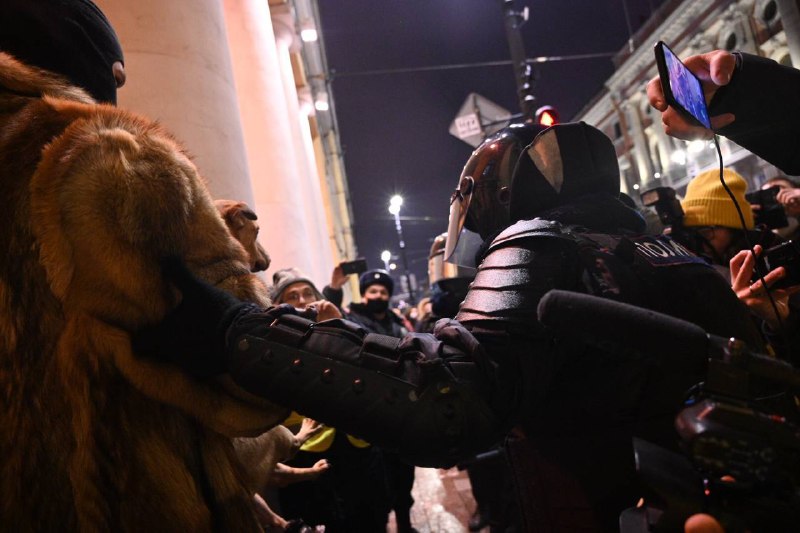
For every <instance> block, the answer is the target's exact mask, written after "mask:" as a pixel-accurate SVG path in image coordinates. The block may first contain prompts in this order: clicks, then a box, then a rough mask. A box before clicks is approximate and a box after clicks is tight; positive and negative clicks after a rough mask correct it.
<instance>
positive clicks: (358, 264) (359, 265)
mask: <svg viewBox="0 0 800 533" xmlns="http://www.w3.org/2000/svg"><path fill="white" fill-rule="evenodd" d="M339 266H340V267H342V274H345V275H350V274H361V273H362V272H366V271H367V260H366V259H364V258H363V257H360V258H358V259H356V260H355V261H345V262H343V263H339Z"/></svg>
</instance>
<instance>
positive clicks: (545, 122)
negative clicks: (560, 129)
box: [536, 105, 561, 126]
mask: <svg viewBox="0 0 800 533" xmlns="http://www.w3.org/2000/svg"><path fill="white" fill-rule="evenodd" d="M559 122H561V119H560V118H559V116H558V110H557V109H556V108H555V107H553V106H551V105H546V106H542V107H540V108H539V109H537V110H536V123H537V124H541V125H542V126H552V125H553V124H558V123H559Z"/></svg>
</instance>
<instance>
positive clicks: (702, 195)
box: [681, 168, 755, 229]
mask: <svg viewBox="0 0 800 533" xmlns="http://www.w3.org/2000/svg"><path fill="white" fill-rule="evenodd" d="M722 176H723V177H724V178H725V184H726V185H727V186H728V188H729V189H730V190H731V192H732V193H733V196H734V197H735V198H736V202H737V203H738V204H739V207H740V208H741V209H742V215H744V221H745V224H746V225H747V229H753V226H754V225H755V224H754V222H753V210H752V209H751V208H750V204H749V203H748V202H747V200H746V199H745V197H744V193H745V191H746V190H747V182H746V181H745V180H744V178H743V177H742V176H741V175H740V174H739V173H737V172H735V171H733V170H730V169H728V168H726V169H724V170H723V171H722ZM681 206H682V207H683V212H684V214H685V217H684V219H683V224H684V226H725V227H728V228H735V229H741V227H742V223H741V222H740V221H739V215H738V214H737V213H736V207H735V206H734V205H733V200H731V197H730V196H728V193H727V192H725V189H723V188H722V184H721V183H720V182H719V170H718V169H715V170H707V171H705V172H702V173H700V174H698V175H697V176H696V177H695V178H694V179H693V180H692V181H690V182H689V185H688V186H687V187H686V196H685V197H684V199H683V200H682V201H681Z"/></svg>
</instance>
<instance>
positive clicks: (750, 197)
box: [744, 186, 789, 229]
mask: <svg viewBox="0 0 800 533" xmlns="http://www.w3.org/2000/svg"><path fill="white" fill-rule="evenodd" d="M780 190H781V188H780V187H778V186H775V187H770V188H768V189H761V190H758V191H753V192H749V193H747V194H745V195H744V197H745V198H746V199H747V201H748V202H750V205H757V206H759V208H758V209H754V210H753V214H754V215H755V222H756V225H764V226H766V227H768V228H769V229H778V228H785V227H786V226H788V225H789V220H788V219H787V218H786V211H784V209H783V206H782V205H781V203H780V202H779V201H778V192H780Z"/></svg>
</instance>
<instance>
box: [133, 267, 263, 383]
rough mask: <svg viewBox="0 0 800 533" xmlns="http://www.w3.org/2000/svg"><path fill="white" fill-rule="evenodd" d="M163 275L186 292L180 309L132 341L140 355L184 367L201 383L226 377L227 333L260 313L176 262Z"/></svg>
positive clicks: (258, 309) (141, 332) (176, 309)
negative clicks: (247, 315) (237, 320)
mask: <svg viewBox="0 0 800 533" xmlns="http://www.w3.org/2000/svg"><path fill="white" fill-rule="evenodd" d="M162 272H163V275H164V277H165V279H167V280H168V281H169V282H171V283H173V284H174V285H175V286H176V287H177V288H178V289H179V290H180V292H181V295H182V300H181V303H180V304H179V305H178V306H177V307H176V308H175V309H174V310H172V312H170V313H169V314H168V315H167V316H166V317H165V318H164V320H162V321H161V322H160V323H158V324H155V325H152V326H148V327H146V328H144V329H142V330H141V331H139V332H138V333H136V334H135V335H134V337H133V348H134V351H135V352H136V353H137V354H138V355H143V356H150V357H155V358H158V359H162V360H166V361H170V362H172V363H174V364H177V365H179V366H180V367H181V368H183V369H184V370H186V371H187V372H188V373H190V374H193V375H195V376H197V377H202V378H205V377H210V376H213V375H216V374H221V373H223V372H225V370H226V365H225V333H226V331H227V329H228V326H229V325H230V324H231V322H232V321H233V320H234V318H235V317H236V316H238V315H240V314H241V313H247V312H251V311H253V310H256V311H260V308H259V307H258V306H255V305H253V304H249V303H243V302H241V301H240V300H238V299H236V298H235V297H234V296H232V295H231V294H229V293H227V292H225V291H223V290H220V289H217V288H216V287H214V286H212V285H210V284H208V283H206V282H204V281H202V280H200V279H198V278H197V277H195V276H194V274H192V273H191V272H190V271H189V269H187V268H186V265H185V264H184V263H183V261H182V260H181V259H179V258H176V257H171V258H168V259H165V260H164V261H163V262H162Z"/></svg>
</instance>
